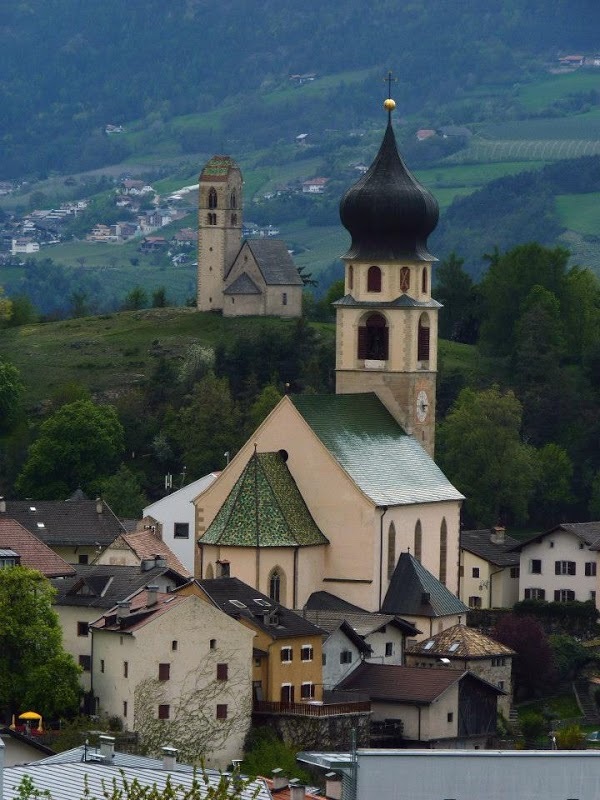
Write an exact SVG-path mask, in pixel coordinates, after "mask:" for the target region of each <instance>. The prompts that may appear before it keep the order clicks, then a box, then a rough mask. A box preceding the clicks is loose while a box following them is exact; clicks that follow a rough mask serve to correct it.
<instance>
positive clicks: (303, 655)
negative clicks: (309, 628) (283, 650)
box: [300, 644, 313, 661]
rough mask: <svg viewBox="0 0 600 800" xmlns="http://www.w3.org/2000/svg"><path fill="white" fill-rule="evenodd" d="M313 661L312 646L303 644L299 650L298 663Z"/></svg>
mask: <svg viewBox="0 0 600 800" xmlns="http://www.w3.org/2000/svg"><path fill="white" fill-rule="evenodd" d="M312 660H313V647H312V644H303V645H302V647H301V649H300V661H312Z"/></svg>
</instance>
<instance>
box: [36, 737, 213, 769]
mask: <svg viewBox="0 0 600 800" xmlns="http://www.w3.org/2000/svg"><path fill="white" fill-rule="evenodd" d="M99 755H100V748H98V747H90V746H89V745H84V744H82V745H80V746H79V747H72V748H71V749H70V750H63V752H62V753H54V754H53V755H50V756H48V757H47V758H42V759H40V760H39V761H38V762H36V763H38V764H79V763H82V762H83V763H91V764H97V763H98V756H99ZM110 763H111V765H112V766H113V767H122V768H129V767H139V768H144V767H146V768H149V769H162V768H163V761H162V759H161V758H148V757H147V756H138V755H134V754H133V753H123V752H121V751H118V750H115V751H114V753H113V754H112V757H111V758H110ZM173 771H174V772H193V771H194V767H192V766H191V765H190V764H180V763H179V762H175V769H174V770H173ZM208 771H209V772H213V771H215V770H208Z"/></svg>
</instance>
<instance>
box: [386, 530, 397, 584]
mask: <svg viewBox="0 0 600 800" xmlns="http://www.w3.org/2000/svg"><path fill="white" fill-rule="evenodd" d="M395 569H396V527H395V525H394V523H393V522H391V523H390V527H389V530H388V565H387V576H388V581H389V580H390V579H391V577H392V575H393V574H394V570H395Z"/></svg>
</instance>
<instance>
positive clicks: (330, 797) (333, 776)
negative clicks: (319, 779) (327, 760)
mask: <svg viewBox="0 0 600 800" xmlns="http://www.w3.org/2000/svg"><path fill="white" fill-rule="evenodd" d="M325 797H326V798H327V800H342V778H341V776H340V775H338V774H337V772H327V773H326V774H325Z"/></svg>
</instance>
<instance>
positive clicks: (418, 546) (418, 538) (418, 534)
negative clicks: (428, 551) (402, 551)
mask: <svg viewBox="0 0 600 800" xmlns="http://www.w3.org/2000/svg"><path fill="white" fill-rule="evenodd" d="M422 551H423V527H422V526H421V520H420V519H418V520H417V524H416V525H415V546H414V556H415V558H416V559H417V561H420V560H421V554H422Z"/></svg>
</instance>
